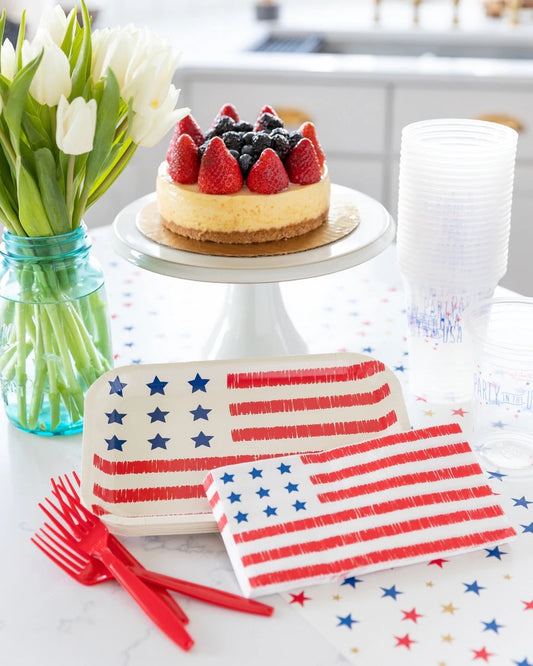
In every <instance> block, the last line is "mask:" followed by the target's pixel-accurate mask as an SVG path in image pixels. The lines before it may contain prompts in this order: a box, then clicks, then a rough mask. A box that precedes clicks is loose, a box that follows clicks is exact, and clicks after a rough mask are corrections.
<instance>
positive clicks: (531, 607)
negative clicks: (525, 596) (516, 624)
mask: <svg viewBox="0 0 533 666" xmlns="http://www.w3.org/2000/svg"><path fill="white" fill-rule="evenodd" d="M522 603H523V604H525V606H526V607H525V608H524V610H533V600H532V601H522Z"/></svg>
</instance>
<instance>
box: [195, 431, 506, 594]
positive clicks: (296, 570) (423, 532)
mask: <svg viewBox="0 0 533 666" xmlns="http://www.w3.org/2000/svg"><path fill="white" fill-rule="evenodd" d="M204 487H205V490H206V494H207V497H208V499H209V502H210V504H211V507H212V510H213V514H214V516H215V518H216V520H217V523H218V526H219V530H220V532H221V534H222V536H223V538H224V543H225V546H226V549H227V551H228V554H229V556H230V559H231V561H232V564H233V567H234V570H235V573H236V576H237V578H238V581H239V584H240V586H241V589H242V591H243V593H244V594H245V595H247V596H258V595H260V594H267V593H272V592H283V591H287V590H289V589H292V588H294V587H301V586H303V585H309V584H313V583H320V582H324V581H332V580H337V579H339V578H340V577H342V576H345V575H346V574H347V573H348V572H357V573H363V572H369V571H376V570H379V569H384V568H389V567H393V566H398V565H401V564H410V563H414V562H419V561H424V560H428V559H432V558H434V557H436V556H448V555H453V554H456V553H461V552H465V551H469V550H474V549H478V548H482V547H488V546H490V545H495V544H498V543H501V542H502V541H506V540H509V539H510V538H511V537H513V536H515V534H516V533H515V531H514V529H513V528H512V527H511V524H510V523H509V521H508V520H507V518H506V516H505V514H504V513H503V510H502V508H501V507H500V505H499V504H498V502H497V501H496V498H495V496H494V495H493V494H492V490H491V488H490V487H489V486H488V485H487V483H486V481H485V479H484V476H483V473H482V471H481V468H480V466H479V464H478V463H477V462H476V459H475V456H474V454H473V453H472V450H471V448H470V446H469V444H468V442H466V441H465V439H464V436H463V433H462V431H461V428H460V426H459V425H457V424H448V425H443V426H437V427H431V428H426V429H422V430H409V431H406V432H402V433H397V434H392V435H386V436H382V437H379V438H377V439H371V440H368V441H365V442H360V443H357V444H351V445H348V446H343V447H340V448H335V449H332V450H330V451H324V452H320V453H309V454H303V455H292V456H286V457H283V458H277V459H269V460H261V461H257V462H254V463H245V464H239V465H231V466H227V467H223V468H221V469H217V470H214V471H212V472H211V473H210V474H208V475H207V477H206V479H205V482H204Z"/></svg>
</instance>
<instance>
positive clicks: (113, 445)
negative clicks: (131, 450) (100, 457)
mask: <svg viewBox="0 0 533 666" xmlns="http://www.w3.org/2000/svg"><path fill="white" fill-rule="evenodd" d="M105 441H106V442H107V450H108V451H113V449H115V450H116V451H122V445H123V444H124V443H125V442H126V440H125V439H119V438H118V437H117V436H116V435H113V437H111V439H106V440H105Z"/></svg>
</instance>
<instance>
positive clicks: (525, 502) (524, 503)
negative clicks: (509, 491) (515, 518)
mask: <svg viewBox="0 0 533 666" xmlns="http://www.w3.org/2000/svg"><path fill="white" fill-rule="evenodd" d="M511 499H512V500H513V502H514V506H523V507H524V508H525V509H528V508H529V505H530V504H533V501H530V500H527V499H526V498H525V497H524V496H523V495H522V497H520V498H519V499H517V498H516V497H511Z"/></svg>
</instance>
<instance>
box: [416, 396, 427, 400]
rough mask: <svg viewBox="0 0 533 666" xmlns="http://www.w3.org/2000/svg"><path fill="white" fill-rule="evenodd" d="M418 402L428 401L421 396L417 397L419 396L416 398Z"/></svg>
mask: <svg viewBox="0 0 533 666" xmlns="http://www.w3.org/2000/svg"><path fill="white" fill-rule="evenodd" d="M416 401H417V402H427V399H426V398H423V397H422V396H420V395H417V396H416Z"/></svg>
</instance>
